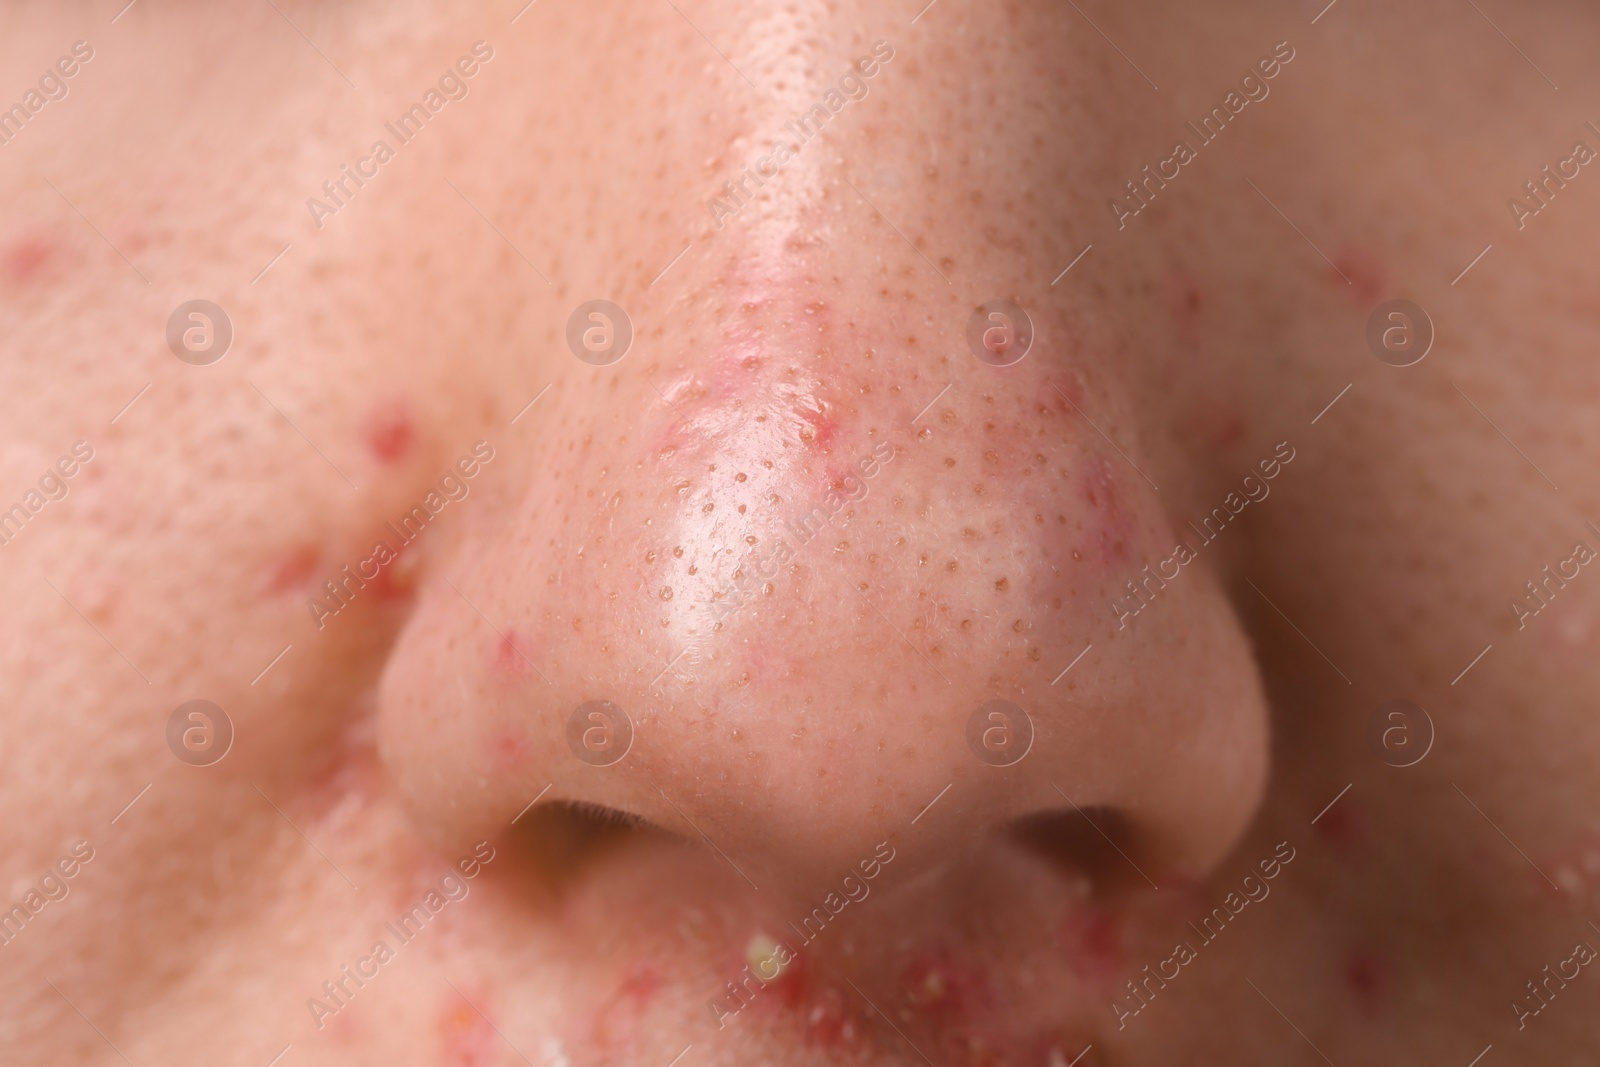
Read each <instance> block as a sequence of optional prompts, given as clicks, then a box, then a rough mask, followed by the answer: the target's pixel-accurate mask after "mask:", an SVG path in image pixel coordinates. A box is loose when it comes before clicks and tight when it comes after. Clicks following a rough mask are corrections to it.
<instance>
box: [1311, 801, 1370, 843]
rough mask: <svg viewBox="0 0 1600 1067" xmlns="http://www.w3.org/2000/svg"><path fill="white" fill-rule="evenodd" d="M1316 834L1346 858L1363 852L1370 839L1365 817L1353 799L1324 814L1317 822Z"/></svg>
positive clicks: (1336, 805) (1342, 802)
mask: <svg viewBox="0 0 1600 1067" xmlns="http://www.w3.org/2000/svg"><path fill="white" fill-rule="evenodd" d="M1317 833H1319V834H1321V835H1322V837H1323V839H1324V840H1326V841H1327V842H1328V843H1329V844H1330V845H1332V846H1333V847H1334V848H1335V849H1337V850H1338V851H1339V852H1341V853H1343V854H1344V855H1346V856H1352V855H1357V854H1359V853H1361V852H1363V851H1365V848H1366V845H1367V842H1368V839H1369V838H1370V837H1371V834H1370V830H1369V826H1368V823H1367V818H1366V815H1365V814H1363V812H1362V811H1361V807H1360V805H1359V804H1358V803H1357V802H1356V801H1355V800H1354V799H1353V798H1350V799H1346V800H1343V801H1341V802H1339V803H1338V804H1335V805H1334V806H1333V807H1331V808H1329V809H1328V810H1327V811H1326V812H1324V813H1323V815H1322V817H1321V818H1320V819H1318V820H1317Z"/></svg>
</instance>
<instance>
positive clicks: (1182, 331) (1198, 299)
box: [1161, 268, 1205, 344]
mask: <svg viewBox="0 0 1600 1067" xmlns="http://www.w3.org/2000/svg"><path fill="white" fill-rule="evenodd" d="M1161 303H1162V306H1163V307H1164V308H1166V312H1167V317H1168V318H1170V319H1171V320H1172V328H1173V332H1175V333H1176V334H1177V335H1178V339H1179V340H1180V341H1182V342H1184V343H1186V344H1193V343H1195V342H1196V341H1198V340H1199V338H1200V316H1201V314H1202V313H1203V312H1204V311H1205V294H1204V292H1203V291H1202V290H1201V288H1200V283H1199V281H1197V280H1196V279H1195V277H1194V276H1193V275H1192V274H1190V273H1189V272H1188V271H1186V270H1183V269H1181V268H1180V269H1178V270H1174V271H1172V272H1171V273H1170V274H1168V275H1167V278H1166V281H1165V282H1164V283H1163V285H1162V288H1161Z"/></svg>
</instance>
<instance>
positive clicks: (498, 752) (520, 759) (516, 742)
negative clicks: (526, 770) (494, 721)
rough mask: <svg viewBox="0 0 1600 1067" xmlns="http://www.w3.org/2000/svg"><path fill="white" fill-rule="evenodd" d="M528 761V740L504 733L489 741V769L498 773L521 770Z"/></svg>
mask: <svg viewBox="0 0 1600 1067" xmlns="http://www.w3.org/2000/svg"><path fill="white" fill-rule="evenodd" d="M527 760H528V741H527V738H525V737H522V736H520V735H517V734H512V733H507V732H503V731H502V732H500V733H497V734H495V735H494V736H493V737H492V738H490V739H489V767H490V769H491V770H493V771H495V772H496V773H498V774H507V773H510V772H513V771H517V770H520V769H521V768H522V766H523V765H524V764H525V763H526V762H527Z"/></svg>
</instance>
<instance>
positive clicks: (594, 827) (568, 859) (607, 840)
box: [517, 800, 677, 881]
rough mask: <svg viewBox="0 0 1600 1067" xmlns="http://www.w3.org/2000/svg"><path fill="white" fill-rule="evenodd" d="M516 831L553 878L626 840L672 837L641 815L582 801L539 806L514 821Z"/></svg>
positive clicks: (627, 842) (615, 847)
mask: <svg viewBox="0 0 1600 1067" xmlns="http://www.w3.org/2000/svg"><path fill="white" fill-rule="evenodd" d="M517 834H518V838H519V840H520V841H521V843H522V844H523V845H524V846H525V847H526V849H527V851H528V854H529V855H530V856H532V857H534V859H535V862H536V864H537V865H538V867H539V868H540V869H541V870H542V871H543V872H545V873H546V874H547V875H548V876H549V877H550V879H551V880H552V881H554V880H556V879H557V878H559V877H562V876H566V875H571V874H573V873H575V872H577V871H578V870H579V869H580V868H583V867H586V866H588V865H590V864H592V863H594V862H595V861H596V860H598V859H600V858H601V857H603V856H604V855H606V854H607V853H610V852H612V851H614V850H616V849H618V848H621V847H623V846H624V845H627V844H629V843H636V842H644V841H648V840H668V839H672V840H676V839H677V835H675V834H672V833H671V832H669V831H667V830H663V829H662V828H661V827H659V826H657V825H655V824H654V823H652V822H650V821H649V820H648V819H645V818H644V817H643V816H641V815H635V814H634V813H632V812H628V811H622V810H620V809H618V808H611V807H606V806H605V805H602V804H591V803H589V802H588V801H583V800H553V801H549V802H548V803H544V804H540V805H539V806H537V807H535V808H534V809H533V810H532V811H530V812H528V814H527V816H526V817H525V818H523V819H521V820H519V822H518V824H517Z"/></svg>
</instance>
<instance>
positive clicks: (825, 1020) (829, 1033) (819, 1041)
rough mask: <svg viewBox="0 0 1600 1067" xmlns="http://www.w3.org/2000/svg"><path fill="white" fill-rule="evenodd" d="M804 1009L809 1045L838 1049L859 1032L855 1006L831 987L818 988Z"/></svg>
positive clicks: (806, 1039)
mask: <svg viewBox="0 0 1600 1067" xmlns="http://www.w3.org/2000/svg"><path fill="white" fill-rule="evenodd" d="M803 1010H804V1011H805V1042H806V1044H807V1045H809V1046H810V1047H812V1048H819V1049H837V1048H839V1047H840V1046H843V1045H847V1044H850V1043H851V1042H853V1041H854V1040H855V1039H856V1037H857V1036H859V1034H860V1032H861V1026H860V1023H859V1022H858V1021H857V1017H856V1011H855V1009H854V1008H852V1006H851V1003H850V1002H849V1001H848V1000H846V999H845V996H844V994H843V993H842V992H840V991H839V990H838V989H835V988H834V987H833V986H827V987H825V988H823V989H821V990H818V991H817V993H816V994H815V995H814V996H812V997H810V998H808V999H807V1001H806V1003H805V1005H804V1008H803Z"/></svg>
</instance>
